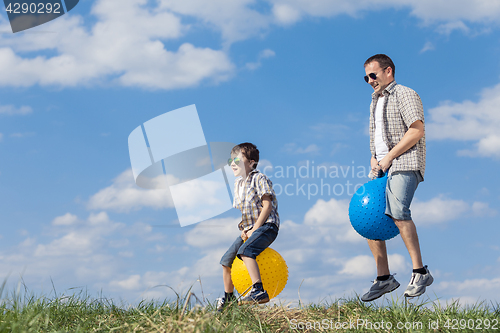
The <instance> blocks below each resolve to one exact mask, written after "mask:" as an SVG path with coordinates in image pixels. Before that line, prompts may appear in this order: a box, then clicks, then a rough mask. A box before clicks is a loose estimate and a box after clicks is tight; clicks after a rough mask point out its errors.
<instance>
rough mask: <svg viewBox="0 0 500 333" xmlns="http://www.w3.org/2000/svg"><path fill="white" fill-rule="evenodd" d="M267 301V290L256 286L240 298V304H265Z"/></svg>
mask: <svg viewBox="0 0 500 333" xmlns="http://www.w3.org/2000/svg"><path fill="white" fill-rule="evenodd" d="M267 302H269V295H268V294H267V291H265V290H264V289H257V288H255V287H252V290H250V292H249V293H248V295H247V296H245V297H243V298H242V299H241V300H240V303H239V305H242V304H264V303H267Z"/></svg>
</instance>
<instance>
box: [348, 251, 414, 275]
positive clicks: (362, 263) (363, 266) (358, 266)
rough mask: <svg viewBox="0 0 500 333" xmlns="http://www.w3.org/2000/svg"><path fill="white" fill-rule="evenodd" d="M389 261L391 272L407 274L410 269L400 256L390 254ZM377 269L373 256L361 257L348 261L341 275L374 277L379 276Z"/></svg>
mask: <svg viewBox="0 0 500 333" xmlns="http://www.w3.org/2000/svg"><path fill="white" fill-rule="evenodd" d="M388 260H389V267H390V269H391V272H405V271H407V270H408V269H409V267H410V266H409V265H408V263H407V262H406V260H405V258H404V257H403V256H402V255H400V254H390V255H388ZM376 268H377V267H376V265H375V260H374V259H373V256H371V255H359V256H356V257H353V258H350V259H348V260H347V261H346V262H345V263H344V268H343V269H342V270H341V271H340V274H346V275H352V276H355V277H356V278H364V277H373V276H376V274H377V270H376Z"/></svg>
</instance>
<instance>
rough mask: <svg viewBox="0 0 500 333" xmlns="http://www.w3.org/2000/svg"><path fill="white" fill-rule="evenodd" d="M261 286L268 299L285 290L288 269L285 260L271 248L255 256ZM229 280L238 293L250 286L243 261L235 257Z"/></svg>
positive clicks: (250, 281)
mask: <svg viewBox="0 0 500 333" xmlns="http://www.w3.org/2000/svg"><path fill="white" fill-rule="evenodd" d="M256 260H257V264H258V265H259V270H260V277H261V279H262V285H263V286H264V289H265V290H266V291H267V293H268V294H269V299H271V298H274V297H276V296H278V295H279V293H280V292H282V291H283V289H284V288H285V285H286V282H287V281H288V267H287V266H286V262H285V259H283V257H282V256H281V255H280V254H279V253H278V252H276V251H275V250H273V249H271V248H269V247H268V248H267V249H265V250H264V251H262V253H261V254H259V255H258V256H257V259H256ZM231 279H232V280H233V284H234V287H235V288H236V290H237V291H238V293H240V294H241V293H243V292H244V291H245V290H247V289H248V288H249V287H250V286H251V285H252V280H251V279H250V275H249V274H248V271H247V268H246V266H245V264H244V263H243V261H242V260H241V259H239V258H238V257H236V259H234V261H233V266H232V267H231Z"/></svg>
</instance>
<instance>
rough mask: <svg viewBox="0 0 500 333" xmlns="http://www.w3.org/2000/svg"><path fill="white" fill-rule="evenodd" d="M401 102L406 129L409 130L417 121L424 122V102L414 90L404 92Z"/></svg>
mask: <svg viewBox="0 0 500 333" xmlns="http://www.w3.org/2000/svg"><path fill="white" fill-rule="evenodd" d="M399 101H400V103H401V107H400V110H401V117H402V118H403V121H404V123H405V125H406V127H408V128H409V127H410V126H411V124H413V123H414V122H416V121H417V120H421V121H422V122H424V107H423V105H422V100H421V99H420V96H419V95H418V94H417V93H416V92H415V91H414V90H412V89H407V90H406V91H403V92H402V96H401V98H400V99H399Z"/></svg>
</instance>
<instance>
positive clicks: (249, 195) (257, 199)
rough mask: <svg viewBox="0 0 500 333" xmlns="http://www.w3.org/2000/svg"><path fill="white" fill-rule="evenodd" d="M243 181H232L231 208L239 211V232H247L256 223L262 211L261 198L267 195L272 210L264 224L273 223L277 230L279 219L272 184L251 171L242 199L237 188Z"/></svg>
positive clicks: (265, 177)
mask: <svg viewBox="0 0 500 333" xmlns="http://www.w3.org/2000/svg"><path fill="white" fill-rule="evenodd" d="M244 181H245V180H244V179H243V177H238V178H236V180H235V181H234V201H233V207H234V208H238V209H239V210H241V222H240V223H239V224H238V228H239V229H240V230H244V229H245V230H248V229H250V228H251V227H253V225H254V224H255V223H256V222H257V219H258V218H259V214H260V212H261V211H262V200H261V198H262V196H263V195H264V194H269V196H270V197H271V202H272V209H271V213H270V214H269V217H268V218H267V221H265V223H274V224H276V226H277V227H278V228H279V226H280V217H279V215H278V200H277V199H276V194H275V193H274V190H273V183H272V182H271V180H269V178H267V176H266V175H264V174H262V173H260V171H258V170H252V171H251V172H250V174H249V175H248V177H247V178H246V182H245V185H244V186H245V187H244V189H243V193H244V198H240V194H239V191H238V187H239V186H240V184H241V182H244Z"/></svg>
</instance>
